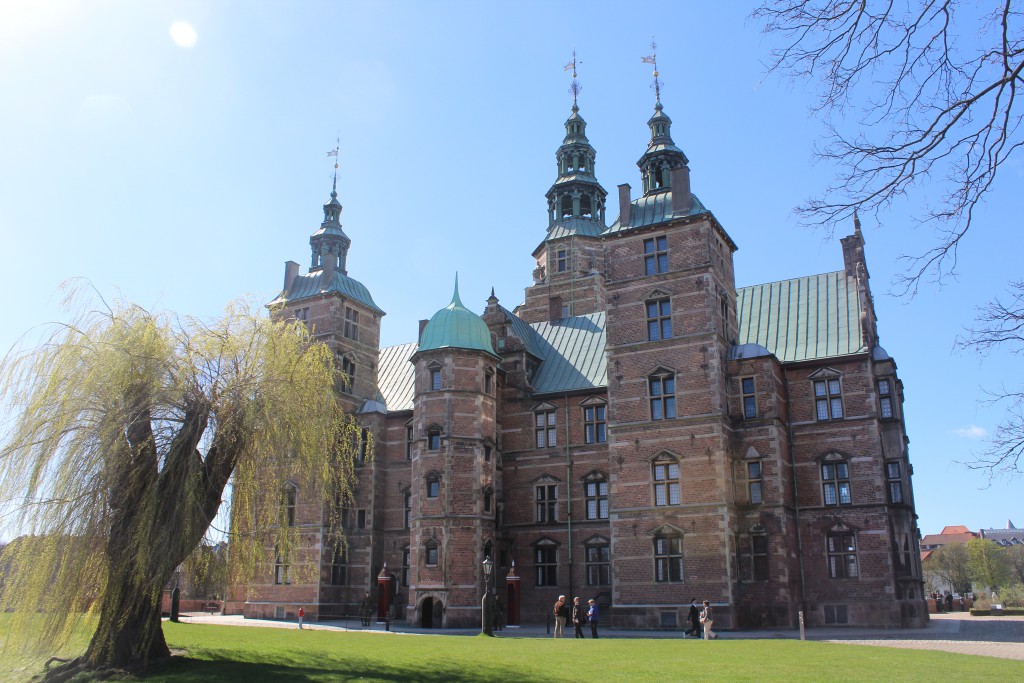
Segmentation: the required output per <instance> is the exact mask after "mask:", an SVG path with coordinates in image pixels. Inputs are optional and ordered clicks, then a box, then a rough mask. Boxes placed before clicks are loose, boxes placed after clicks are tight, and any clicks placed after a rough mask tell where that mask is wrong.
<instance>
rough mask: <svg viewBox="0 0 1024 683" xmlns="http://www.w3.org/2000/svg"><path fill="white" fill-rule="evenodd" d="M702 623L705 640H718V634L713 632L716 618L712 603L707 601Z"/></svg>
mask: <svg viewBox="0 0 1024 683" xmlns="http://www.w3.org/2000/svg"><path fill="white" fill-rule="evenodd" d="M700 623H702V624H704V640H717V639H718V634H717V633H714V632H712V631H711V627H712V625H714V623H715V618H714V615H713V614H712V612H711V603H710V602H708V601H707V600H705V601H704V609H702V610H701V612H700Z"/></svg>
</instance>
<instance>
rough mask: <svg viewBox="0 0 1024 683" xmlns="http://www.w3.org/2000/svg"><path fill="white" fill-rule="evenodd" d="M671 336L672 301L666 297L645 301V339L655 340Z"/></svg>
mask: <svg viewBox="0 0 1024 683" xmlns="http://www.w3.org/2000/svg"><path fill="white" fill-rule="evenodd" d="M671 338H672V302H671V301H670V300H668V299H658V300H656V301H648V302H647V339H648V341H657V340H659V339H671Z"/></svg>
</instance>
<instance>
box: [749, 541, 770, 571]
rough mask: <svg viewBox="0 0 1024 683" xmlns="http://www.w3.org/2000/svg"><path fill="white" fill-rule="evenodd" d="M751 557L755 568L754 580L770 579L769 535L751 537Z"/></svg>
mask: <svg viewBox="0 0 1024 683" xmlns="http://www.w3.org/2000/svg"><path fill="white" fill-rule="evenodd" d="M750 559H751V564H752V566H753V570H754V581H767V580H768V537H767V536H763V535H762V536H751V537H750Z"/></svg>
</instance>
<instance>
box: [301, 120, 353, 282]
mask: <svg viewBox="0 0 1024 683" xmlns="http://www.w3.org/2000/svg"><path fill="white" fill-rule="evenodd" d="M339 148H340V140H339V146H337V147H335V148H334V149H332V150H331V151H329V152H328V153H327V156H328V158H330V157H334V180H333V182H332V183H331V198H330V200H328V202H327V203H326V204H324V220H323V223H321V224H320V228H319V229H318V230H317V231H316V232H314V233H313V235H312V236H311V237H310V238H309V246H310V250H311V251H312V260H311V261H310V265H309V269H310V271H314V270H318V269H322V268H324V269H327V270H329V271H331V272H332V273H333V272H334V271H337V272H340V273H341V274H342V275H347V274H348V271H347V270H346V261H347V260H348V248H349V246H351V244H352V240H350V239H349V237H348V235H346V234H345V231H344V230H342V229H341V209H342V207H341V202H339V201H338V149H339Z"/></svg>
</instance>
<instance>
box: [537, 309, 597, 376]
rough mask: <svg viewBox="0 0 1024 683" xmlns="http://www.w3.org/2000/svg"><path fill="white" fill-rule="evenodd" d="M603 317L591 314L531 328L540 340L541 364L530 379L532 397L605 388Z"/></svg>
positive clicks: (540, 324) (538, 324)
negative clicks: (533, 394)
mask: <svg viewBox="0 0 1024 683" xmlns="http://www.w3.org/2000/svg"><path fill="white" fill-rule="evenodd" d="M604 325H605V314H604V313H603V312H602V313H590V314H588V315H578V316H573V317H571V318H562V319H561V320H559V321H557V322H553V323H546V322H544V323H535V324H533V325H531V326H530V327H532V328H533V329H534V331H536V332H537V336H538V337H539V338H540V347H541V349H542V350H543V353H544V362H542V363H541V364H540V368H538V369H537V374H536V375H534V377H533V379H532V380H531V382H530V383H531V384H532V385H533V392H534V393H535V394H553V393H561V392H563V391H575V390H578V389H593V388H596V387H604V386H607V385H608V363H607V360H606V357H605V352H604V351H605V344H606V338H605V332H604Z"/></svg>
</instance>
